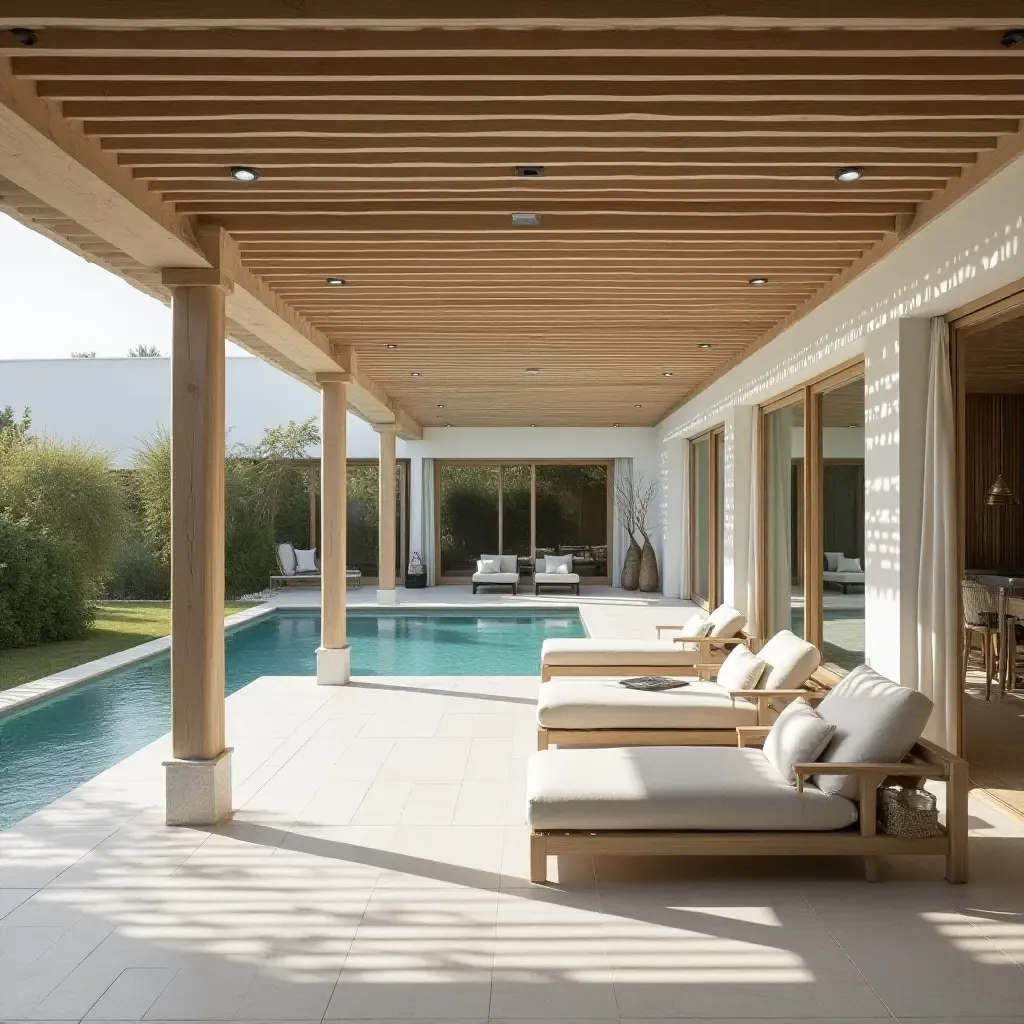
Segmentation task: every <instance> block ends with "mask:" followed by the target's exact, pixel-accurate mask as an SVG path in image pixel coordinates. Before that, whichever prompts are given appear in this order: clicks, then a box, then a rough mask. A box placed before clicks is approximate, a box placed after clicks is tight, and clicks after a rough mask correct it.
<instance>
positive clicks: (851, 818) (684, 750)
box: [526, 747, 857, 832]
mask: <svg viewBox="0 0 1024 1024" xmlns="http://www.w3.org/2000/svg"><path fill="white" fill-rule="evenodd" d="M526 799H527V820H528V822H529V824H530V825H531V827H533V828H535V829H538V830H541V831H545V830H546V831H561V830H566V831H576V830H579V831H590V830H615V829H622V830H633V829H665V830H677V831H678V830H696V831H740V832H764V831H787V832H828V831H832V830H834V829H840V828H846V827H847V826H849V825H852V824H853V823H854V822H855V821H856V820H857V807H856V805H855V804H854V803H852V802H851V801H850V800H846V799H844V798H843V797H837V796H828V795H826V794H824V793H822V792H821V791H820V790H819V789H817V788H816V787H814V786H811V785H807V786H805V787H804V789H803V792H802V793H798V792H797V790H796V789H795V787H793V786H790V785H788V784H787V783H786V781H785V780H784V779H783V778H782V777H781V776H780V775H779V773H778V772H777V771H775V769H774V768H773V767H772V766H771V765H770V764H769V763H768V761H767V760H766V759H765V756H764V753H763V752H762V751H760V750H758V749H756V748H753V747H742V748H740V747H606V748H596V749H593V748H588V749H582V750H572V749H559V750H542V751H540V752H539V753H536V754H534V755H533V756H532V757H531V758H530V763H529V767H528V769H527V780H526Z"/></svg>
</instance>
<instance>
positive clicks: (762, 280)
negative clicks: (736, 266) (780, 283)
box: [750, 277, 768, 284]
mask: <svg viewBox="0 0 1024 1024" xmlns="http://www.w3.org/2000/svg"><path fill="white" fill-rule="evenodd" d="M750 283H751V284H767V283H768V278H767V277H752V278H751V279H750Z"/></svg>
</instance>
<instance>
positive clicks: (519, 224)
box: [512, 211, 540, 228]
mask: <svg viewBox="0 0 1024 1024" xmlns="http://www.w3.org/2000/svg"><path fill="white" fill-rule="evenodd" d="M539 223H540V214H539V213H527V212H525V211H524V212H522V213H513V214H512V226H513V227H514V228H535V227H536V226H537V225H538V224H539Z"/></svg>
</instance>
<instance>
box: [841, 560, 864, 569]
mask: <svg viewBox="0 0 1024 1024" xmlns="http://www.w3.org/2000/svg"><path fill="white" fill-rule="evenodd" d="M836 570H837V571H838V572H863V571H864V569H863V567H862V566H861V564H860V559H859V558H840V559H839V565H837V566H836Z"/></svg>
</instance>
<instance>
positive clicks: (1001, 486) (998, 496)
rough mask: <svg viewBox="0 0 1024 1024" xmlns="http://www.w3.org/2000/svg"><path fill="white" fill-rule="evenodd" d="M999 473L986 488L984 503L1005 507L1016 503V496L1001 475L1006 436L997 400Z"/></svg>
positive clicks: (1000, 405)
mask: <svg viewBox="0 0 1024 1024" xmlns="http://www.w3.org/2000/svg"><path fill="white" fill-rule="evenodd" d="M998 408H999V465H1000V469H999V473H998V475H997V476H996V478H995V480H994V481H993V482H992V486H991V487H990V488H989V489H988V493H987V494H986V495H985V504H986V505H994V506H996V507H997V508H1005V507H1006V506H1007V505H1016V504H1017V496H1016V495H1015V494H1014V493H1013V488H1012V487H1011V486H1010V485H1009V484H1008V483H1007V482H1006V477H1005V476H1003V470H1002V464H1003V442H1004V439H1005V437H1006V433H1005V431H1004V430H1003V426H1004V424H1003V413H1004V410H1003V403H1002V402H999V405H998Z"/></svg>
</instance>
